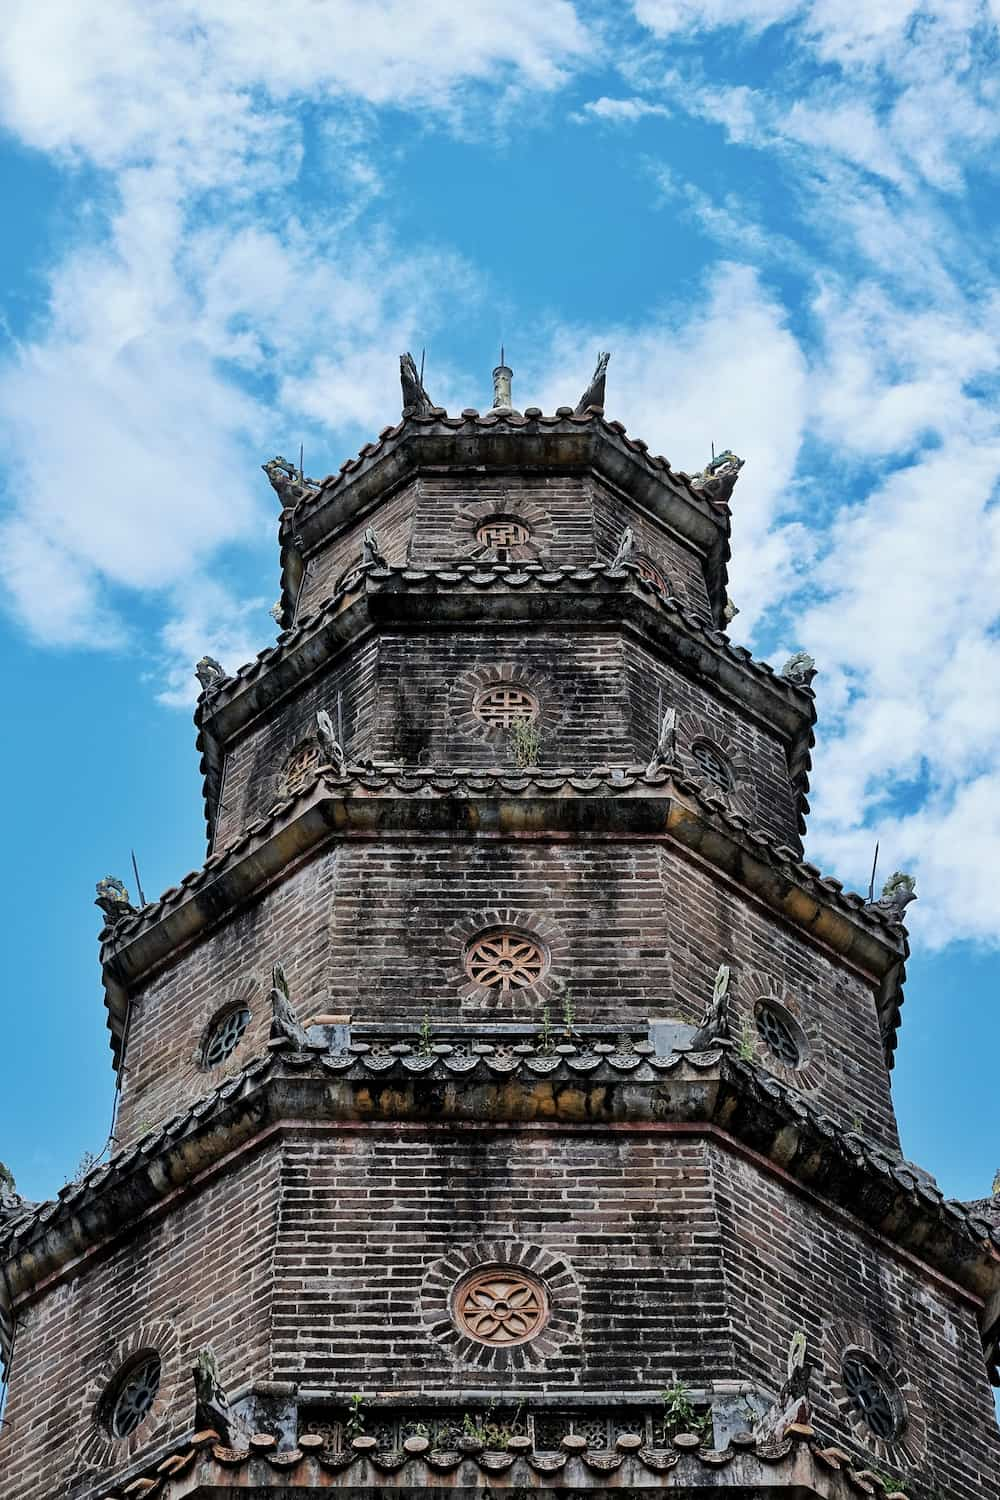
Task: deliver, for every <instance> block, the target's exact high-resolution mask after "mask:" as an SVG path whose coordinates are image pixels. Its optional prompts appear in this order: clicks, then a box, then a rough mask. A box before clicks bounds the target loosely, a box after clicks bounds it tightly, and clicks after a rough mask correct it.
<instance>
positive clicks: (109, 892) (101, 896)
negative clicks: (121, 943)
mask: <svg viewBox="0 0 1000 1500" xmlns="http://www.w3.org/2000/svg"><path fill="white" fill-rule="evenodd" d="M94 905H95V906H99V907H100V909H101V911H102V912H103V913H104V915H105V917H107V925H108V926H109V927H115V926H117V924H118V923H119V922H122V921H124V920H125V918H126V917H133V916H135V912H136V908H135V907H134V906H133V905H132V903H131V901H130V900H129V894H128V886H127V885H126V884H125V882H124V881H122V880H119V879H118V877H117V876H116V875H105V877H104V879H103V880H99V881H98V882H97V896H96V897H95V900H94Z"/></svg>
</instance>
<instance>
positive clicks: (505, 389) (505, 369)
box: [493, 344, 514, 411]
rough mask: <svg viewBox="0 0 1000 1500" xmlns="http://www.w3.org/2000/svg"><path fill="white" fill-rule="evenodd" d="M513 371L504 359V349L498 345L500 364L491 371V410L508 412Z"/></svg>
mask: <svg viewBox="0 0 1000 1500" xmlns="http://www.w3.org/2000/svg"><path fill="white" fill-rule="evenodd" d="M513 374H514V371H513V370H512V369H511V368H510V366H509V365H508V364H507V362H506V360H505V358H504V347H503V345H502V344H501V345H500V363H499V364H498V365H497V367H496V369H495V370H494V371H493V410H494V411H510V409H511V394H510V382H511V379H512V378H513Z"/></svg>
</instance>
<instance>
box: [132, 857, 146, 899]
mask: <svg viewBox="0 0 1000 1500" xmlns="http://www.w3.org/2000/svg"><path fill="white" fill-rule="evenodd" d="M130 852H131V855H132V868H133V870H134V871H135V888H136V890H137V891H138V892H139V905H140V906H145V904H146V897H145V895H144V894H143V889H142V881H141V880H140V879H139V866H138V864H137V863H136V858H135V850H134V849H132V850H131V851H130Z"/></svg>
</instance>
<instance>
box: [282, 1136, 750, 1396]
mask: <svg viewBox="0 0 1000 1500" xmlns="http://www.w3.org/2000/svg"><path fill="white" fill-rule="evenodd" d="M283 1181H284V1195H283V1199H282V1215H281V1227H280V1232H279V1248H278V1255H277V1260H276V1264H275V1276H276V1287H275V1325H274V1358H275V1369H276V1372H280V1373H281V1374H282V1375H284V1376H285V1377H287V1378H292V1377H295V1378H302V1379H304V1380H306V1381H307V1382H308V1383H309V1384H312V1385H327V1384H332V1385H346V1386H348V1387H349V1388H350V1389H352V1390H353V1389H366V1388H367V1389H370V1388H374V1389H380V1388H384V1387H386V1386H391V1387H395V1388H399V1389H401V1390H404V1391H405V1390H410V1391H413V1390H421V1389H423V1390H427V1391H433V1390H438V1391H447V1390H449V1389H451V1388H454V1387H455V1386H461V1385H463V1384H469V1383H475V1384H477V1385H483V1386H485V1387H486V1388H488V1389H492V1390H497V1391H500V1390H502V1389H503V1388H504V1386H505V1385H509V1383H510V1371H509V1370H508V1369H506V1368H505V1367H504V1366H503V1364H502V1363H501V1364H499V1366H494V1367H492V1368H490V1367H486V1368H484V1367H483V1366H481V1365H478V1364H477V1365H472V1366H471V1367H470V1365H469V1363H468V1362H465V1363H464V1364H463V1362H462V1360H461V1359H460V1358H456V1356H455V1355H454V1354H453V1353H452V1352H451V1351H450V1350H449V1348H448V1347H447V1346H442V1345H441V1344H440V1343H439V1342H438V1341H437V1340H436V1339H433V1338H429V1337H428V1333H427V1322H426V1319H425V1317H424V1315H423V1313H422V1309H421V1296H420V1292H421V1287H422V1284H423V1282H424V1278H425V1276H426V1273H427V1269H428V1267H429V1266H430V1265H432V1264H433V1263H434V1262H435V1261H437V1260H438V1258H439V1257H441V1256H443V1255H445V1254H446V1253H447V1252H448V1250H449V1248H451V1247H458V1248H462V1247H465V1246H469V1245H475V1244H476V1243H477V1242H484V1241H497V1240H499V1241H517V1242H518V1243H520V1244H524V1245H530V1246H534V1247H537V1248H538V1249H541V1250H547V1251H549V1252H550V1253H552V1254H555V1255H558V1256H560V1257H562V1258H564V1259H565V1260H566V1262H567V1264H568V1266H569V1268H570V1271H571V1275H572V1279H573V1282H574V1284H575V1285H574V1287H573V1288H572V1289H570V1290H569V1292H568V1294H564V1296H563V1303H564V1305H565V1306H566V1309H567V1318H568V1320H569V1322H571V1323H572V1325H573V1332H572V1333H571V1334H570V1335H569V1336H568V1337H567V1338H566V1341H565V1342H564V1343H562V1344H561V1346H560V1347H559V1348H558V1350H557V1351H556V1352H555V1354H554V1355H553V1357H552V1358H551V1359H550V1360H548V1361H546V1362H545V1364H544V1365H542V1366H540V1367H535V1368H529V1369H520V1370H518V1372H517V1381H518V1384H519V1385H521V1386H523V1387H524V1388H525V1389H528V1390H530V1389H535V1390H552V1389H559V1390H574V1389H586V1388H587V1387H588V1386H589V1387H590V1388H597V1389H601V1390H608V1389H611V1388H614V1387H616V1386H618V1385H619V1384H622V1385H626V1386H627V1385H632V1386H638V1387H639V1388H649V1387H650V1386H652V1387H654V1388H657V1387H658V1386H659V1384H660V1383H662V1382H663V1381H664V1379H665V1378H666V1374H667V1372H668V1371H671V1370H676V1371H677V1372H678V1373H679V1374H680V1375H681V1376H682V1377H683V1378H685V1379H687V1380H688V1381H689V1382H690V1383H692V1384H698V1383H699V1382H700V1381H701V1380H703V1379H705V1378H713V1377H715V1376H719V1377H725V1376H728V1375H729V1374H731V1373H732V1369H733V1365H732V1338H731V1334H730V1332H729V1317H728V1314H727V1310H726V1308H725V1305H724V1300H723V1295H722V1285H723V1283H722V1246H721V1242H720V1238H719V1233H718V1226H717V1223H716V1216H715V1209H714V1205H713V1203H712V1190H711V1181H710V1173H709V1171H708V1169H707V1165H706V1161H705V1153H704V1150H703V1149H702V1147H701V1146H700V1145H698V1144H697V1143H678V1144H676V1145H674V1144H671V1148H670V1150H669V1151H668V1152H664V1151H663V1149H662V1147H661V1145H660V1144H659V1142H657V1141H655V1140H649V1139H643V1138H642V1137H640V1138H637V1139H632V1138H630V1137H625V1136H623V1137H615V1136H611V1137H609V1136H604V1137H603V1138H599V1139H597V1138H595V1139H591V1140H587V1139H581V1138H579V1137H576V1136H559V1135H556V1136H553V1135H550V1134H547V1133H546V1134H542V1135H537V1134H535V1135H532V1134H525V1135H523V1136H522V1137H520V1138H518V1137H516V1136H515V1137H514V1138H513V1139H512V1138H510V1137H509V1136H507V1135H499V1136H493V1135H491V1134H489V1133H486V1134H483V1133H480V1132H474V1131H473V1132H468V1133H467V1134H464V1135H463V1134H461V1133H459V1134H457V1135H456V1136H455V1137H454V1138H451V1139H449V1138H448V1137H447V1136H444V1135H442V1134H441V1133H440V1132H438V1133H430V1134H428V1135H427V1136H426V1137H422V1138H421V1137H416V1138H415V1137H414V1136H413V1135H412V1134H409V1133H408V1134H406V1135H403V1136H401V1137H399V1138H398V1139H393V1138H392V1137H391V1136H390V1137H386V1136H385V1135H384V1134H382V1133H374V1132H371V1133H365V1132H361V1133H358V1134H356V1135H346V1136H342V1137H340V1138H338V1139H337V1140H336V1141H335V1142H331V1141H330V1140H329V1139H324V1140H322V1141H320V1142H310V1141H302V1142H301V1143H294V1144H290V1145H289V1148H288V1151H287V1154H286V1157H285V1162H284V1168H283ZM304 1247H306V1248H305V1251H304ZM668 1287H669V1290H668ZM555 1302H556V1305H557V1307H558V1306H560V1305H561V1304H560V1298H559V1295H558V1294H557V1295H556V1297H555Z"/></svg>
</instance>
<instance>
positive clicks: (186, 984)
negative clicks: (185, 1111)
mask: <svg viewBox="0 0 1000 1500" xmlns="http://www.w3.org/2000/svg"><path fill="white" fill-rule="evenodd" d="M336 873H337V858H336V856H335V855H332V854H331V855H328V856H327V857H326V858H325V859H323V860H320V861H317V862H316V863H314V864H312V865H309V866H307V867H306V868H304V869H302V870H299V871H298V872H297V873H296V874H294V875H292V876H291V877H290V878H289V879H288V880H286V881H285V882H284V883H283V884H282V885H280V886H279V887H278V888H277V889H276V890H274V891H272V892H270V893H269V894H268V895H267V896H265V897H264V898H263V899H262V900H260V901H257V902H254V903H253V904H252V905H250V906H247V907H245V908H244V909H243V910H242V911H241V912H239V913H238V915H237V916H235V917H234V918H233V919H232V920H231V921H229V922H227V923H224V924H223V925H222V926H221V927H220V928H219V929H218V931H217V932H215V933H213V934H212V935H211V936H210V937H209V938H208V939H207V940H205V941H203V942H201V943H199V944H198V945H197V947H195V948H192V949H191V950H190V951H188V952H186V953H183V954H181V955H179V956H178V958H177V960H176V962H175V963H173V964H172V965H171V966H170V967H169V968H168V969H166V970H164V971H163V972H162V973H161V974H159V975H158V976H157V977H155V978H154V979H152V980H151V981H150V982H149V983H148V984H147V985H145V986H144V987H143V988H142V989H141V990H140V991H139V992H138V993H137V994H136V995H135V996H134V998H133V1005H132V1015H131V1018H130V1021H129V1034H128V1046H127V1049H126V1057H125V1065H124V1069H123V1073H122V1093H121V1105H120V1109H119V1118H118V1125H117V1131H118V1137H119V1139H120V1141H121V1142H122V1144H125V1143H127V1142H129V1141H130V1140H132V1139H133V1138H135V1137H136V1136H139V1135H142V1134H144V1133H146V1132H147V1131H149V1130H152V1129H153V1128H154V1127H155V1126H156V1125H158V1124H160V1123H161V1122H162V1121H163V1120H165V1119H168V1118H169V1117H170V1116H171V1115H173V1114H175V1113H176V1112H177V1111H178V1110H179V1109H181V1108H182V1107H183V1106H184V1105H185V1104H187V1103H189V1102H190V1101H191V1100H192V1099H198V1098H201V1097H202V1096H203V1095H204V1094H206V1093H208V1092H209V1091H210V1090H211V1089H213V1088H215V1087H216V1085H217V1084H219V1083H220V1082H222V1081H224V1080H225V1079H226V1078H227V1077H229V1076H231V1075H232V1074H234V1073H237V1072H239V1070H240V1069H241V1068H243V1067H245V1066H246V1064H247V1063H248V1062H249V1061H250V1059H251V1058H253V1057H256V1056H259V1055H260V1053H261V1052H262V1051H264V1050H265V1049H266V1046H267V1038H268V1033H269V1030H270V1025H271V1014H270V1007H269V1006H268V1004H267V992H268V986H269V983H270V971H271V966H272V965H273V964H274V963H275V962H276V961H280V962H282V963H283V964H284V965H285V967H286V969H287V972H288V976H289V980H290V982H291V983H292V984H293V985H294V987H295V990H296V993H297V994H299V995H301V996H302V997H303V998H304V1000H305V1001H306V1002H307V1003H308V999H309V998H310V997H313V996H314V997H316V1000H317V1002H318V1003H317V1009H321V1008H322V1006H321V1005H320V1004H319V1002H320V1001H321V1000H322V997H323V996H324V994H325V991H326V988H327V984H328V976H329V972H330V936H331V934H330V921H329V910H330V902H331V899H332V895H333V891H334V883H335V880H336ZM237 1004H240V1005H243V1004H245V1005H246V1006H248V1008H249V1009H250V1011H251V1013H252V1020H251V1022H250V1025H249V1026H248V1028H247V1030H246V1032H245V1033H244V1035H243V1037H242V1039H241V1041H240V1044H239V1046H238V1047H237V1048H236V1050H235V1052H234V1053H233V1054H232V1055H231V1057H230V1058H229V1059H228V1060H227V1061H226V1062H225V1063H224V1064H223V1065H222V1066H221V1067H219V1068H215V1069H212V1070H211V1071H209V1070H206V1069H205V1067H204V1066H203V1065H202V1063H203V1047H204V1042H205V1039H206V1034H207V1032H208V1029H209V1027H210V1025H211V1022H212V1020H213V1018H214V1017H216V1016H218V1015H219V1014H220V1013H221V1012H224V1011H225V1010H226V1009H227V1008H230V1007H233V1006H235V1005H237ZM311 1014H313V1011H311V1010H306V1011H305V1013H304V1014H303V1016H302V1019H303V1020H307V1019H308V1018H309V1016H310V1015H311Z"/></svg>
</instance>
